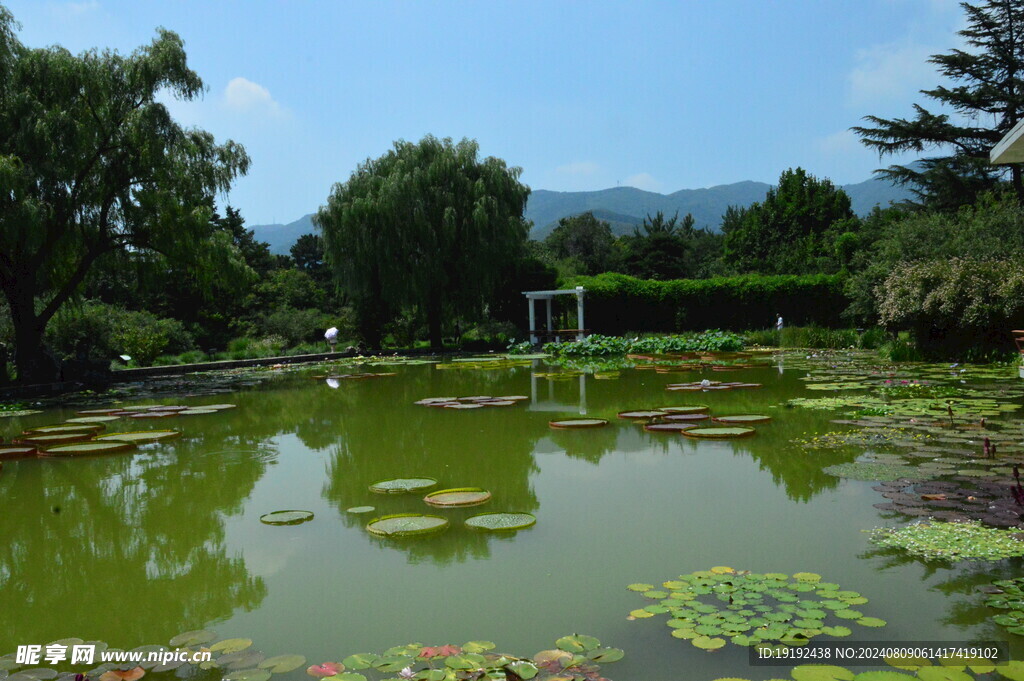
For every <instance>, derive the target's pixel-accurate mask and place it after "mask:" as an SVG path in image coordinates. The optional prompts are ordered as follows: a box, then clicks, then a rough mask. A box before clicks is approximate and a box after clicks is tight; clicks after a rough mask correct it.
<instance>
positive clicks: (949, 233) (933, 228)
mask: <svg viewBox="0 0 1024 681" xmlns="http://www.w3.org/2000/svg"><path fill="white" fill-rule="evenodd" d="M863 234H864V237H865V239H864V240H865V242H866V245H865V247H864V248H863V249H862V250H860V251H858V253H857V255H856V257H855V261H854V262H855V266H854V268H853V270H854V271H853V275H852V276H851V277H850V279H849V280H848V282H847V285H846V290H847V294H848V295H849V297H850V299H851V301H852V302H851V305H850V308H849V310H848V311H847V312H848V316H850V317H851V318H852V319H854V320H856V321H857V322H858V323H861V324H875V323H878V320H879V315H878V296H879V287H880V286H881V285H882V283H883V282H884V281H885V280H886V278H887V277H888V276H889V274H890V273H891V272H892V271H893V270H894V269H895V268H897V267H898V266H900V265H901V263H912V262H936V261H942V260H949V259H951V258H956V257H966V256H970V257H973V258H979V259H984V260H998V259H1005V258H1014V257H1016V258H1020V257H1024V207H1021V206H1020V205H1019V204H1018V203H1017V201H1016V199H1015V197H1014V196H1013V195H1012V193H1010V192H1007V193H1006V194H1003V195H994V194H983V195H982V196H980V197H979V199H978V201H977V202H976V203H975V204H974V205H968V206H962V207H961V208H960V209H959V210H957V211H955V212H953V213H943V212H939V211H924V212H913V213H908V212H905V211H901V210H899V209H896V208H888V209H884V210H883V209H878V210H876V211H874V212H873V213H872V214H871V215H869V216H868V217H867V218H865V220H864V228H863Z"/></svg>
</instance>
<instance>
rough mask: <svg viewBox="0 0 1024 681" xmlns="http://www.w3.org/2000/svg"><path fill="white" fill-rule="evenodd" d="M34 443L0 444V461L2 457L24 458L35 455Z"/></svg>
mask: <svg viewBox="0 0 1024 681" xmlns="http://www.w3.org/2000/svg"><path fill="white" fill-rule="evenodd" d="M37 451H38V450H37V449H36V447H35V445H4V444H0V461H3V460H4V459H24V458H25V457H28V456H35V455H36V452H37Z"/></svg>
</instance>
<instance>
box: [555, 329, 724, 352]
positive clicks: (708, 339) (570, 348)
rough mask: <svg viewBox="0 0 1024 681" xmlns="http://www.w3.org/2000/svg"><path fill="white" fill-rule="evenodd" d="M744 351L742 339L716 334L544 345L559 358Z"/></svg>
mask: <svg viewBox="0 0 1024 681" xmlns="http://www.w3.org/2000/svg"><path fill="white" fill-rule="evenodd" d="M742 349H743V338H742V337H740V336H738V335H736V334H734V333H729V332H727V331H717V330H715V331H705V332H704V333H700V334H685V335H681V336H648V337H646V338H634V339H632V340H627V339H625V338H620V337H618V336H602V335H601V334H592V335H590V336H587V337H586V338H584V339H583V340H581V341H569V342H565V343H546V344H545V345H544V352H547V353H549V354H552V355H555V356H556V357H604V356H608V355H622V354H626V353H653V354H662V353H668V352H734V351H736V350H742Z"/></svg>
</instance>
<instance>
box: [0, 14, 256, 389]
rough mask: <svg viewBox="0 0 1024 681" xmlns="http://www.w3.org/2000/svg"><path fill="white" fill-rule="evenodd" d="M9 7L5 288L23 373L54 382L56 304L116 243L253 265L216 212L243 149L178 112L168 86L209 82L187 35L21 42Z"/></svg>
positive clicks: (2, 192)
mask: <svg viewBox="0 0 1024 681" xmlns="http://www.w3.org/2000/svg"><path fill="white" fill-rule="evenodd" d="M14 27H15V24H14V20H13V18H12V16H11V15H10V13H9V12H8V11H7V10H6V9H5V8H3V7H2V6H0V289H2V290H3V294H4V296H5V298H6V299H7V303H8V307H9V310H10V315H11V321H12V323H13V326H14V336H15V353H14V358H15V364H16V367H17V370H18V378H19V380H22V381H29V382H32V381H50V380H54V379H55V378H56V377H57V371H58V367H57V366H56V365H55V364H54V362H53V361H52V360H49V359H48V355H47V353H46V352H45V349H44V347H43V334H44V332H45V330H46V326H47V323H48V322H49V321H50V320H51V319H52V318H53V316H54V314H55V313H56V312H57V311H58V310H59V309H60V308H61V307H62V306H64V305H65V304H66V303H68V302H69V301H70V300H73V299H74V297H75V295H76V293H77V292H78V290H79V288H80V286H81V284H82V282H83V281H84V280H85V278H86V276H87V275H88V273H89V271H90V270H91V269H92V268H93V267H94V266H95V265H96V263H97V262H99V261H101V259H103V258H106V257H109V256H111V255H112V254H116V253H118V252H120V253H124V252H129V253H132V254H134V255H136V256H139V257H143V258H144V257H146V256H147V254H149V255H151V256H152V257H154V258H167V259H168V260H170V261H173V262H177V263H187V264H188V265H189V267H190V269H191V270H192V271H193V272H195V273H198V274H200V275H202V276H206V277H213V276H214V275H216V276H217V278H218V279H224V278H227V277H229V275H231V276H236V277H237V275H238V274H239V273H240V272H241V271H242V270H240V269H239V268H240V267H241V268H244V265H242V264H241V263H242V261H241V259H240V258H239V257H238V254H237V251H236V250H235V249H234V248H233V246H232V244H231V235H230V234H229V233H227V232H225V231H224V230H221V229H219V228H218V227H217V225H216V223H214V222H213V221H211V219H210V218H211V216H212V213H213V211H212V206H213V200H214V197H215V195H216V194H217V192H222V191H225V190H227V188H228V187H229V186H230V183H231V181H232V180H233V179H234V178H235V177H236V176H237V175H239V174H242V173H245V172H246V170H247V169H248V164H249V159H248V157H247V156H246V153H245V150H244V149H243V148H242V147H241V146H239V145H237V144H235V143H233V142H231V141H228V142H226V143H224V144H217V143H216V142H215V141H214V139H213V136H212V135H210V134H209V133H207V132H205V131H202V130H197V129H185V128H182V127H181V126H179V125H178V124H177V123H175V122H174V120H172V118H171V116H170V115H169V113H168V111H167V109H166V107H165V106H164V105H163V104H161V103H159V102H157V101H156V97H157V95H158V93H161V92H164V93H169V94H171V95H173V96H176V97H178V98H179V99H183V100H190V99H194V98H195V97H197V96H199V95H200V94H201V93H202V91H203V82H202V80H201V79H200V78H199V76H198V75H197V74H196V73H195V72H194V71H192V70H190V69H189V68H188V66H187V64H186V58H185V50H184V45H183V43H182V41H181V39H180V38H179V37H178V36H177V35H175V34H174V33H171V32H169V31H165V30H159V31H158V33H157V37H156V38H155V39H154V40H153V42H152V43H151V44H150V45H148V46H145V47H142V48H140V49H138V50H136V51H135V52H133V53H132V54H131V55H127V56H125V55H121V54H118V53H116V52H109V51H103V52H99V51H95V50H93V51H89V52H85V53H82V54H80V55H73V54H71V53H70V52H68V51H67V50H65V49H63V48H60V47H48V48H42V49H36V48H28V47H25V46H24V45H22V44H21V43H20V42H19V41H18V39H17V37H16V36H15V34H14Z"/></svg>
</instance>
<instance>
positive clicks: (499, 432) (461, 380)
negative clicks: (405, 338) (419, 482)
mask: <svg viewBox="0 0 1024 681" xmlns="http://www.w3.org/2000/svg"><path fill="white" fill-rule="evenodd" d="M481 375H484V376H486V375H487V374H486V373H485V372H472V373H468V372H459V373H458V374H455V373H454V372H449V375H446V376H444V377H441V378H443V379H450V380H443V382H442V383H441V385H443V390H442V392H444V391H447V392H444V395H441V394H438V392H437V391H438V390H440V389H441V385H439V384H438V379H439V377H438V376H437V375H436V374H435V373H428V372H419V373H417V374H406V375H404V376H403V380H402V381H401V382H394V383H392V384H391V385H390V386H389V387H390V388H391V389H390V390H377V391H375V390H372V389H371V390H362V389H361V388H364V387H368V386H366V385H360V386H355V388H356V389H354V390H352V391H348V392H343V391H339V393H342V394H341V395H339V397H342V398H343V403H342V406H340V408H338V406H337V405H336V407H335V410H334V413H335V414H336V421H335V424H336V429H335V433H336V434H337V437H336V443H335V444H334V445H333V448H332V449H331V455H330V459H329V463H328V467H327V477H328V480H327V483H326V485H325V486H324V496H325V498H327V499H328V500H330V502H331V503H332V504H333V505H335V506H336V507H337V508H338V509H339V510H340V511H342V518H343V519H344V521H345V522H346V523H347V524H348V525H350V526H351V525H362V524H363V523H365V522H366V521H367V520H368V518H367V517H365V516H354V515H349V514H346V513H344V510H345V509H346V508H349V507H352V506H362V505H369V506H375V507H377V515H385V514H389V513H411V512H430V513H435V514H440V515H444V516H445V517H447V518H449V520H450V521H451V523H452V524H451V527H450V528H449V529H448V530H447V531H445V532H444V533H441V534H439V535H436V536H429V537H418V538H415V539H414V540H413V541H408V540H389V539H381V538H376V537H369V536H368V540H369V541H373V542H375V543H376V545H378V546H380V547H381V548H382V549H400V550H402V551H405V552H407V553H408V555H409V560H410V561H411V562H420V561H423V560H430V561H433V562H436V563H438V564H447V563H451V562H453V561H455V562H462V561H465V560H466V559H468V558H474V559H480V558H486V557H488V556H489V549H488V546H489V544H490V543H491V542H492V541H495V540H496V539H498V538H497V537H495V535H492V534H488V533H480V532H476V531H471V530H469V529H467V528H465V527H463V526H462V522H463V520H465V518H467V517H469V516H470V515H473V514H474V513H479V512H481V511H484V510H496V511H497V510H508V511H527V512H534V511H536V509H537V508H538V505H539V504H538V502H537V498H536V496H535V494H534V492H533V489H532V487H531V484H530V476H531V475H532V474H534V473H536V472H537V466H536V464H535V463H534V458H533V451H534V445H535V443H536V441H537V439H538V438H539V437H540V436H543V435H546V430H539V429H538V428H537V420H536V419H535V418H531V417H530V414H529V413H528V412H526V411H525V409H524V407H523V405H517V406H515V407H504V408H488V407H485V408H483V409H475V410H470V411H457V410H451V409H439V408H430V407H422V406H413V405H412V403H413V402H415V401H416V400H419V399H422V398H424V397H432V396H449V397H457V396H464V395H470V394H484V393H486V392H488V391H486V390H485V391H481V390H480V385H479V383H478V380H479V378H480V377H481ZM335 394H337V393H335ZM335 394H332V397H334V395H335ZM491 394H508V392H507V390H499V391H494V392H492V393H491ZM357 401H358V405H357V404H356V402H357ZM421 476H422V477H431V478H435V479H437V480H438V482H439V488H449V487H482V488H484V489H486V490H488V491H490V492H491V494H492V495H493V496H492V499H491V501H490V502H488V503H487V504H486V505H485V506H483V507H479V508H475V509H474V508H463V509H446V510H444V511H440V512H439V511H436V510H430V509H429V508H427V507H426V506H425V505H424V504H423V501H422V495H379V494H374V493H372V492H370V491H369V490H368V489H367V488H368V486H369V485H371V484H372V483H374V482H376V481H378V480H384V479H387V478H398V477H421Z"/></svg>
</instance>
